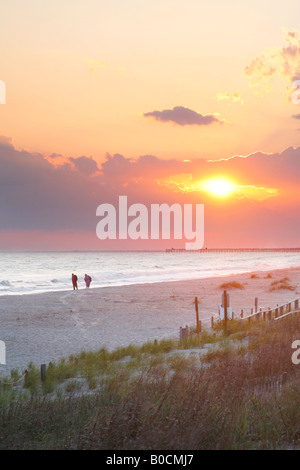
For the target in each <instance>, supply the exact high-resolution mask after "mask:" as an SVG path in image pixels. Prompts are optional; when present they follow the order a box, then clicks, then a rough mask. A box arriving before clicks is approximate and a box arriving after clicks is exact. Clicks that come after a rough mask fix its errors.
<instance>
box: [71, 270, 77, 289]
mask: <svg viewBox="0 0 300 470" xmlns="http://www.w3.org/2000/svg"><path fill="white" fill-rule="evenodd" d="M77 281H78V278H77V276H76V274H74V273H72V284H73V290H75V289H77V290H78V286H77Z"/></svg>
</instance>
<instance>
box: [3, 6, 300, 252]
mask: <svg viewBox="0 0 300 470" xmlns="http://www.w3.org/2000/svg"><path fill="white" fill-rule="evenodd" d="M0 14H1V20H2V21H1V28H0V42H1V45H2V47H1V67H0V80H2V81H3V82H5V85H6V100H5V101H6V103H5V104H0V250H23V249H24V250H27V249H28V250H30V249H40V250H43V249H46V250H52V249H57V250H68V249H72V250H73V249H96V250H97V249H99V250H101V249H141V248H146V249H158V248H165V247H169V246H182V243H181V244H180V243H179V242H178V241H177V242H176V243H175V244H174V242H173V240H171V241H170V242H160V241H158V242H157V241H155V242H154V241H152V242H151V241H149V242H148V243H146V244H143V243H142V242H141V241H136V242H133V241H127V242H126V243H125V242H117V243H116V242H112V241H108V242H107V243H104V242H101V241H100V240H99V239H97V237H96V224H97V218H96V208H97V206H98V205H99V204H101V203H106V202H108V203H113V204H116V202H117V200H118V196H119V195H127V196H128V200H129V203H130V204H133V203H144V204H145V205H147V206H149V205H150V204H152V203H168V204H172V203H175V202H179V203H181V204H184V203H193V204H196V203H199V204H200V203H201V204H204V205H205V246H206V247H209V248H210V247H215V246H228V247H240V246H247V247H249V246H261V247H282V246H289V247H290V246H291V247H294V246H300V217H299V213H300V191H299V187H300V104H295V102H293V100H292V96H293V93H295V92H296V91H297V90H295V88H293V86H292V85H293V83H294V82H295V81H296V80H300V3H299V0H286V1H285V2H283V1H282V0H281V1H278V0H272V1H266V0H260V1H258V0H251V1H248V0H244V1H242V2H241V1H237V0H235V1H233V0H231V1H229V0H212V1H210V2H204V1H200V0H151V2H150V1H141V0H126V2H125V1H124V0H110V1H102V0H84V1H83V0H59V1H58V0H51V1H50V0H44V1H40V0H27V1H26V2H24V0H10V1H9V2H2V4H1V6H0ZM298 95H299V98H300V86H299V94H298ZM294 96H295V95H294Z"/></svg>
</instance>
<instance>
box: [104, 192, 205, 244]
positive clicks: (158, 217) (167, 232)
mask: <svg viewBox="0 0 300 470" xmlns="http://www.w3.org/2000/svg"><path fill="white" fill-rule="evenodd" d="M194 212H195V220H193V215H194V214H193V213H194ZM96 215H97V216H98V217H101V220H100V221H99V222H98V224H97V227H96V234H97V237H98V238H99V239H100V240H106V239H107V238H109V239H111V240H117V239H119V240H127V239H128V238H131V239H132V240H138V239H142V240H148V239H149V238H150V239H151V240H159V239H160V238H161V239H163V240H170V239H171V232H172V233H173V238H174V239H175V240H182V239H183V238H184V239H185V240H189V241H190V242H189V243H185V249H186V250H200V249H201V248H203V244H204V204H196V207H195V210H193V205H192V204H184V205H183V207H182V206H181V204H172V205H171V206H169V205H168V204H151V209H150V217H149V213H148V208H147V207H146V206H145V205H144V204H132V205H131V206H129V207H128V203H127V196H119V208H118V214H117V210H116V208H115V207H114V206H113V205H112V204H100V206H98V207H97V211H96ZM129 218H130V219H131V220H129ZM149 218H150V221H149ZM172 219H173V224H172V223H171V220H172ZM117 222H118V233H117ZM193 226H195V230H193Z"/></svg>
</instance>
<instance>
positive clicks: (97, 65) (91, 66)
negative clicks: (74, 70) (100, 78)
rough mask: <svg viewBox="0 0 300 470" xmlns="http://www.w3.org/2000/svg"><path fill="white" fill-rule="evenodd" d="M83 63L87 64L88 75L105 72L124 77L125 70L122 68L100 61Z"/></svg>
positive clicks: (92, 60) (89, 60)
mask: <svg viewBox="0 0 300 470" xmlns="http://www.w3.org/2000/svg"><path fill="white" fill-rule="evenodd" d="M85 62H86V63H87V64H88V71H89V73H90V74H95V73H96V72H97V71H98V70H107V71H111V72H115V73H118V74H120V75H126V69H125V67H123V66H114V65H111V64H108V63H107V62H105V61H104V60H100V59H85Z"/></svg>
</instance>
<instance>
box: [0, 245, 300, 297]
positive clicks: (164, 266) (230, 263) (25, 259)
mask: <svg viewBox="0 0 300 470" xmlns="http://www.w3.org/2000/svg"><path fill="white" fill-rule="evenodd" d="M298 266H300V253H284V252H258V253H256V252H255V253H254V252H251V253H247V252H238V253H237V252H229V253H228V252H221V253H220V252H217V253H216V252H207V253H196V252H195V253H166V252H14V253H13V252H3V253H0V295H13V294H33V293H41V292H49V291H65V290H70V289H72V282H71V275H72V273H75V274H77V276H78V288H79V289H81V288H85V283H84V275H85V274H89V275H90V276H91V277H92V284H91V288H93V287H104V286H122V285H130V284H144V283H154V282H164V281H179V280H188V279H202V278H209V277H215V276H224V275H229V274H239V273H245V272H251V271H257V270H261V271H268V270H272V269H281V268H289V267H298Z"/></svg>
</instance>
